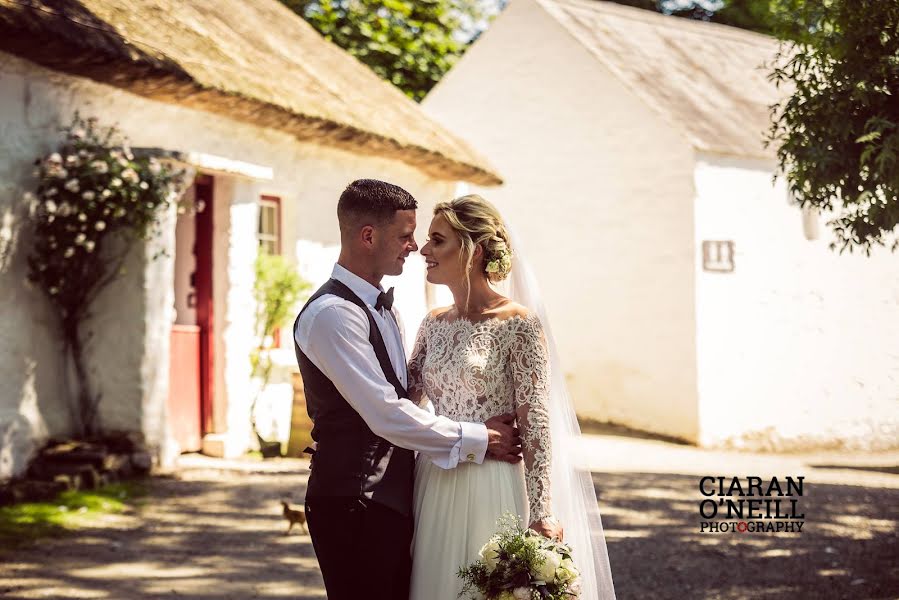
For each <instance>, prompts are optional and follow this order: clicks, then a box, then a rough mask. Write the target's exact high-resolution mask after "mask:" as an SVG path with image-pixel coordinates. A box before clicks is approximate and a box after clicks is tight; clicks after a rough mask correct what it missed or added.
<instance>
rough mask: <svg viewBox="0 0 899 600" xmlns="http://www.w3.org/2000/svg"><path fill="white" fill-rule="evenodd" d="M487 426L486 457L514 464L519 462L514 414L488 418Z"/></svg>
mask: <svg viewBox="0 0 899 600" xmlns="http://www.w3.org/2000/svg"><path fill="white" fill-rule="evenodd" d="M484 425H486V426H487V457H488V458H492V459H494V460H501V461H503V462H507V463H512V464H515V463H517V462H519V461H521V438H520V437H519V435H518V427H516V426H515V413H506V414H504V415H498V416H496V417H490V418H489V419H487V421H486V422H485V423H484Z"/></svg>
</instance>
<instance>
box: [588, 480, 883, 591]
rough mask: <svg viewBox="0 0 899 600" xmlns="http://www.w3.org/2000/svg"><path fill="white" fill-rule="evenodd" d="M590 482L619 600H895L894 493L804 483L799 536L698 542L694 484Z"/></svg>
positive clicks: (718, 536) (730, 536) (702, 537)
mask: <svg viewBox="0 0 899 600" xmlns="http://www.w3.org/2000/svg"><path fill="white" fill-rule="evenodd" d="M727 476H732V475H727ZM593 479H594V483H595V485H596V491H597V496H598V497H599V503H600V509H601V511H602V515H603V525H604V528H605V532H606V538H607V540H608V546H609V555H610V560H611V563H612V575H613V578H614V580H615V587H616V590H617V592H618V598H619V600H631V599H642V598H654V599H657V600H664V599H671V600H694V599H695V600H705V599H719V598H720V599H728V600H729V599H734V600H736V599H756V598H758V599H766V600H769V599H770V600H773V599H779V598H790V599H794V600H795V599H796V598H802V599H814V600H829V599H842V598H851V599H869V600H895V599H896V598H899V541H897V540H899V535H897V534H899V489H888V488H872V487H860V486H841V485H824V484H820V485H816V484H815V483H814V482H813V481H811V482H810V481H809V480H808V479H806V481H805V488H804V496H803V497H802V498H801V500H800V502H799V510H800V512H804V513H805V525H803V527H802V531H801V533H779V534H777V533H700V532H699V523H700V515H699V503H700V501H701V500H702V499H704V497H703V496H702V495H701V494H700V492H699V477H694V476H684V475H669V474H657V473H626V474H621V473H594V475H593Z"/></svg>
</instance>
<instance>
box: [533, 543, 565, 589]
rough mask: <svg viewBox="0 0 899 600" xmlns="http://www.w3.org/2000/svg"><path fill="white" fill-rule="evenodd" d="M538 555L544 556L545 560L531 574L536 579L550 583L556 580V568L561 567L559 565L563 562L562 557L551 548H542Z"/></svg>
mask: <svg viewBox="0 0 899 600" xmlns="http://www.w3.org/2000/svg"><path fill="white" fill-rule="evenodd" d="M537 556H540V557H541V558H543V562H542V563H540V565H539V566H537V567H536V568H535V569H534V570H533V571H531V574H532V575H533V576H534V578H535V579H538V580H540V581H543V582H545V583H550V582H552V581H554V580H555V577H556V569H558V568H559V565H561V564H562V557H561V556H559V555H558V554H556V553H555V552H552V551H550V550H541V551H540V552H539V553H538V554H537Z"/></svg>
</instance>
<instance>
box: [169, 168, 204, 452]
mask: <svg viewBox="0 0 899 600" xmlns="http://www.w3.org/2000/svg"><path fill="white" fill-rule="evenodd" d="M212 181H213V180H212V177H210V176H208V175H198V176H197V177H196V179H195V180H194V188H193V190H191V192H192V193H193V195H194V200H195V202H196V204H197V207H198V212H197V214H196V216H195V217H193V218H191V219H190V221H186V222H183V223H182V222H181V221H180V220H179V224H178V233H177V235H176V238H177V241H176V250H175V270H176V282H175V293H176V308H177V310H176V312H177V314H178V322H177V323H175V324H173V325H172V333H171V353H170V366H169V400H168V414H169V425H170V427H171V429H172V431H173V433H174V435H175V439H176V440H177V441H178V443H179V444H180V446H181V451H182V452H195V451H198V450H200V449H201V448H202V445H203V435H205V434H206V433H209V432H211V431H213V425H212V377H213V368H212V358H213V357H212V347H213V344H212V332H213V321H212V239H213V231H212ZM179 219H181V217H179ZM188 273H189V279H188ZM188 280H189V283H188ZM181 296H183V298H181Z"/></svg>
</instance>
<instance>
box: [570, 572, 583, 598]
mask: <svg viewBox="0 0 899 600" xmlns="http://www.w3.org/2000/svg"><path fill="white" fill-rule="evenodd" d="M568 592H569V593H570V594H573V595H574V596H575V597H578V596H580V595H581V578H580V577H576V578H575V579H574V581H572V582H571V583H569V584H568Z"/></svg>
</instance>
